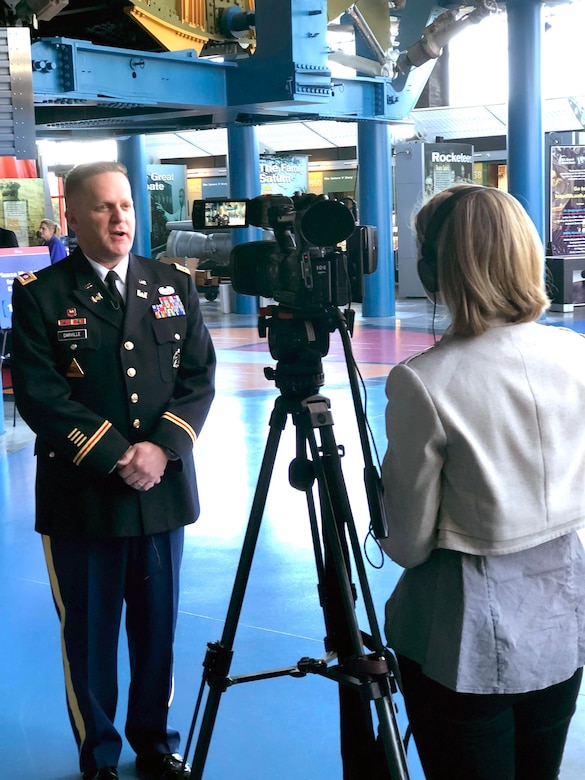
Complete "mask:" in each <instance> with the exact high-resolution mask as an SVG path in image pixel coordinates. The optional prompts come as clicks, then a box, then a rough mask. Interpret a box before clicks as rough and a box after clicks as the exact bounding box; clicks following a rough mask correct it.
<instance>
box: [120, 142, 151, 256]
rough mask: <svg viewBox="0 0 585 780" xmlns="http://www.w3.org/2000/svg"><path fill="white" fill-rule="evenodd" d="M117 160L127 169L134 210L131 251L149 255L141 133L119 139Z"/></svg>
mask: <svg viewBox="0 0 585 780" xmlns="http://www.w3.org/2000/svg"><path fill="white" fill-rule="evenodd" d="M117 144H118V161H119V162H121V163H123V164H124V165H125V166H126V168H127V169H128V178H129V179H130V185H131V187H132V197H133V198H134V210H135V211H136V235H135V237H134V245H133V247H132V251H133V252H135V253H136V254H137V255H142V256H143V257H150V254H151V244H150V199H149V197H148V190H147V188H146V184H147V182H146V142H145V139H144V136H143V135H131V136H130V137H129V138H126V139H123V140H122V139H119V140H118V142H117Z"/></svg>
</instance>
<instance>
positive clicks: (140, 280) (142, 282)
mask: <svg viewBox="0 0 585 780" xmlns="http://www.w3.org/2000/svg"><path fill="white" fill-rule="evenodd" d="M138 284H148V282H147V281H146V279H139V280H138Z"/></svg>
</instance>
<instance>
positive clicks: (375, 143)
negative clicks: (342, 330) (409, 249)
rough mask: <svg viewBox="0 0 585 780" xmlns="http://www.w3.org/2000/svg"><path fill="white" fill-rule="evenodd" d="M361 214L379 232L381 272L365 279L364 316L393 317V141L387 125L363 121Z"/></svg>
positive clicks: (359, 152) (359, 149) (359, 153)
mask: <svg viewBox="0 0 585 780" xmlns="http://www.w3.org/2000/svg"><path fill="white" fill-rule="evenodd" d="M357 144H358V145H357V156H358V190H359V203H358V206H359V212H360V223H361V224H362V225H373V226H374V227H376V228H377V229H378V270H377V271H376V272H375V273H374V274H371V275H367V276H366V277H365V295H364V302H363V304H362V315H363V316H364V317H393V316H394V314H395V313H396V299H395V294H394V249H393V246H392V138H391V135H390V128H389V126H388V125H386V124H384V123H383V122H368V121H364V122H359V123H358V138H357Z"/></svg>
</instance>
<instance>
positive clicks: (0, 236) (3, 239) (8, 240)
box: [0, 227, 18, 249]
mask: <svg viewBox="0 0 585 780" xmlns="http://www.w3.org/2000/svg"><path fill="white" fill-rule="evenodd" d="M13 246H18V239H17V238H16V233H15V232H14V231H13V230H6V228H3V227H0V249H10V247H13Z"/></svg>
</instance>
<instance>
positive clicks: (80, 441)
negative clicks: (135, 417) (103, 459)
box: [67, 420, 112, 466]
mask: <svg viewBox="0 0 585 780" xmlns="http://www.w3.org/2000/svg"><path fill="white" fill-rule="evenodd" d="M111 427H112V423H111V422H110V421H109V420H104V421H103V423H102V424H101V425H100V427H99V428H98V429H97V431H95V433H93V434H92V435H91V436H90V437H89V438H88V437H87V436H85V434H83V433H81V431H79V429H78V428H73V430H72V431H71V433H70V434H69V436H68V437H67V438H68V439H70V440H71V441H72V442H73V443H74V444H75V445H76V446H77V447H78V448H79V452H78V453H77V455H76V456H75V457H74V458H73V463H74V464H75V465H76V466H79V464H80V463H81V461H82V460H83V459H84V458H85V457H86V456H87V455H88V454H89V453H90V452H91V451H92V450H93V448H94V447H95V446H96V445H97V444H98V443H99V442H100V440H101V439H102V438H103V437H104V436H105V434H106V433H107V432H108V431H109V430H110V428H111Z"/></svg>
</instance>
